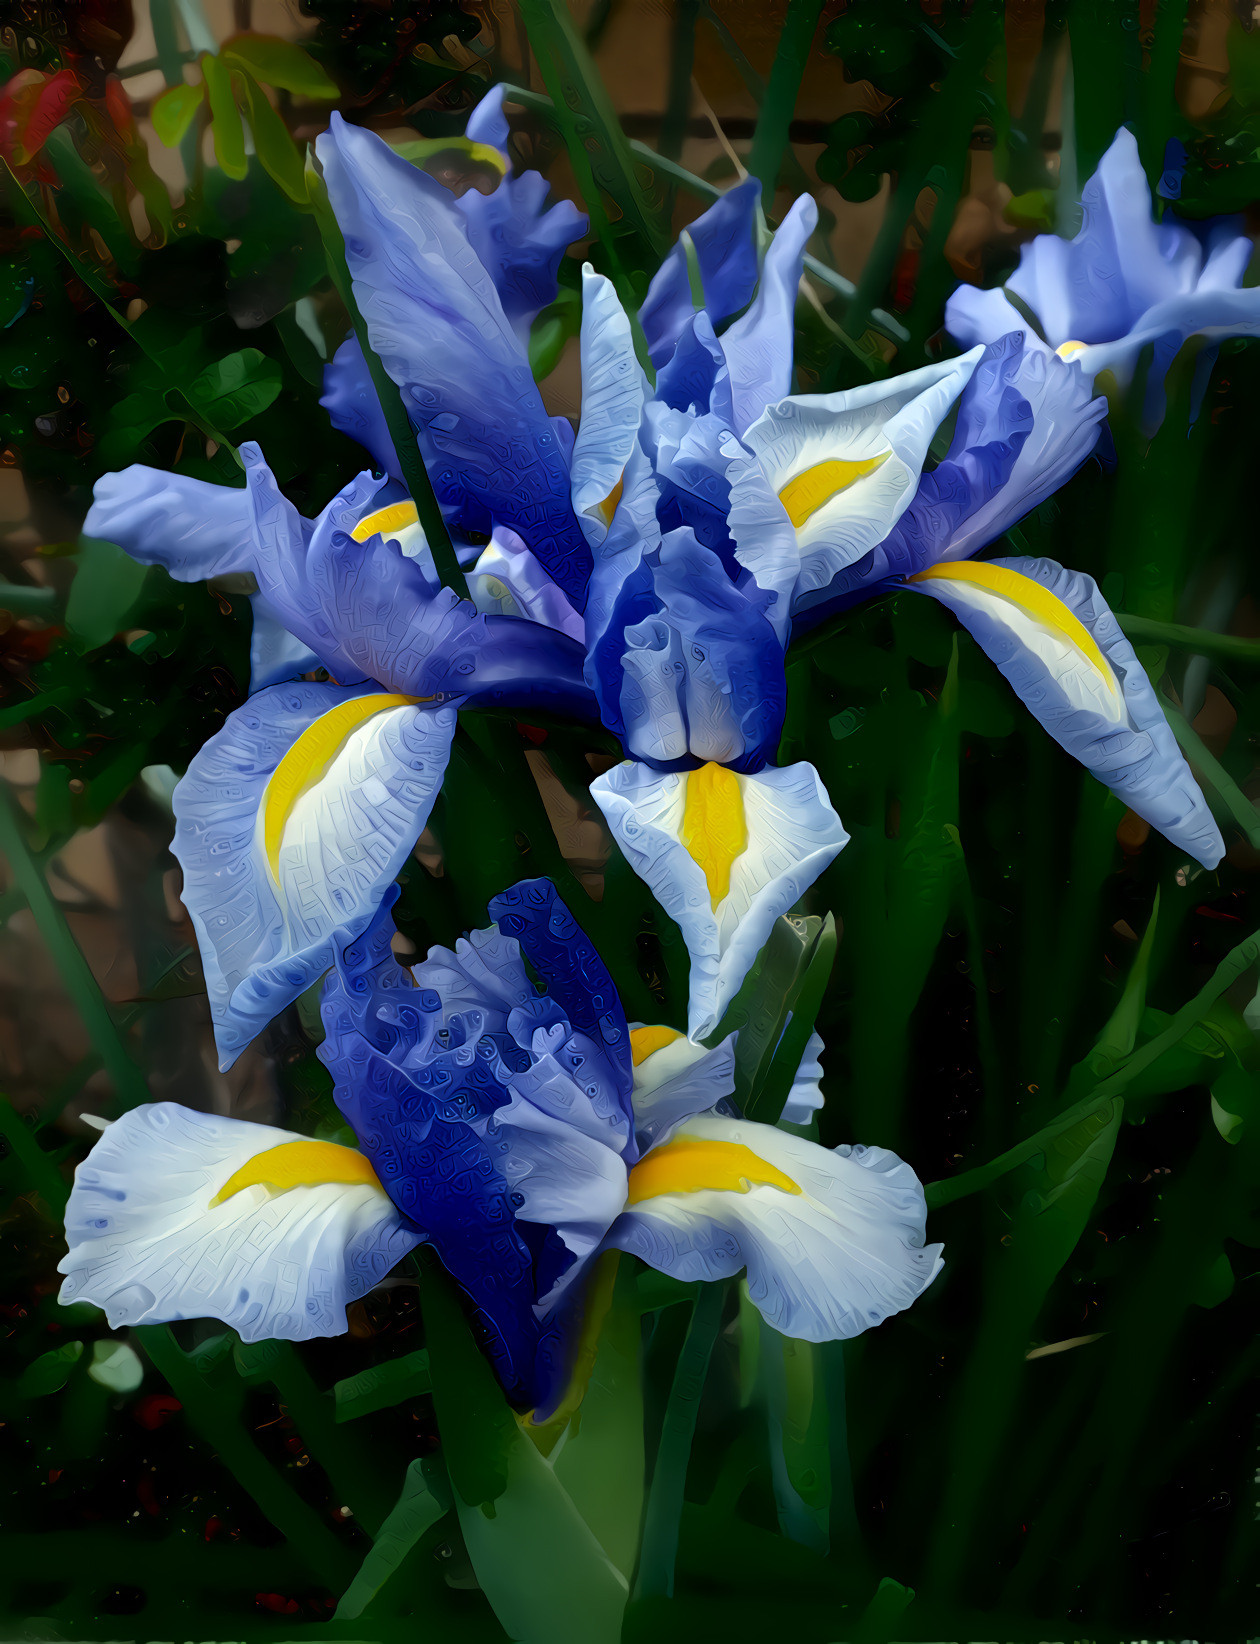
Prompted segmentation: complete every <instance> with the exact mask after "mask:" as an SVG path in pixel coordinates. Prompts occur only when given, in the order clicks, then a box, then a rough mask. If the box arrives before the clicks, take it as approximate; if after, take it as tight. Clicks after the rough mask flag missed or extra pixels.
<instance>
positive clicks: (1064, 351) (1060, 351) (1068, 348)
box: [1055, 342, 1087, 360]
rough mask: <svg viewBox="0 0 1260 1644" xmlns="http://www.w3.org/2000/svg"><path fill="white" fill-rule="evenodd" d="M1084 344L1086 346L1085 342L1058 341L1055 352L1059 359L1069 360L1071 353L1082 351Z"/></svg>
mask: <svg viewBox="0 0 1260 1644" xmlns="http://www.w3.org/2000/svg"><path fill="white" fill-rule="evenodd" d="M1086 346H1087V344H1085V343H1083V342H1065V343H1060V344H1059V346H1058V347H1057V348H1056V349H1055V353H1056V354H1057V355H1058V356H1059V358H1060V359H1061V360H1070V359H1071V358H1072V356H1073V354H1080V353H1083V352H1084V350H1085V348H1086Z"/></svg>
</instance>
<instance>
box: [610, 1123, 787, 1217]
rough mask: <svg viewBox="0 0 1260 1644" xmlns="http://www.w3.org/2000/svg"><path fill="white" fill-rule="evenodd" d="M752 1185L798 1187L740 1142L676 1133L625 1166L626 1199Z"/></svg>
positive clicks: (740, 1190)
mask: <svg viewBox="0 0 1260 1644" xmlns="http://www.w3.org/2000/svg"><path fill="white" fill-rule="evenodd" d="M753 1187H777V1188H779V1189H780V1190H781V1191H782V1192H784V1193H799V1192H800V1191H801V1190H800V1188H799V1186H798V1185H797V1184H796V1183H795V1182H794V1181H793V1180H792V1178H791V1177H790V1176H785V1175H784V1174H783V1172H782V1171H781V1170H776V1169H775V1167H774V1165H772V1164H770V1163H769V1162H768V1161H767V1160H765V1159H763V1158H761V1157H759V1156H758V1155H757V1154H756V1153H754V1152H753V1150H752V1148H750V1147H745V1146H744V1144H743V1143H742V1142H711V1141H701V1140H699V1139H697V1138H693V1137H690V1136H681V1137H679V1138H678V1140H677V1141H673V1142H666V1143H665V1145H664V1146H663V1147H657V1148H653V1150H652V1152H651V1153H649V1154H648V1156H647V1158H646V1159H643V1160H641V1161H640V1162H639V1163H638V1164H637V1165H635V1167H634V1169H633V1170H632V1171H631V1172H630V1182H629V1197H628V1198H627V1200H626V1203H627V1205H632V1204H641V1203H642V1202H643V1200H644V1199H655V1198H657V1197H658V1196H659V1195H660V1194H662V1193H702V1192H704V1191H705V1190H706V1189H716V1190H717V1191H719V1192H726V1193H747V1192H748V1190H749V1189H750V1188H753Z"/></svg>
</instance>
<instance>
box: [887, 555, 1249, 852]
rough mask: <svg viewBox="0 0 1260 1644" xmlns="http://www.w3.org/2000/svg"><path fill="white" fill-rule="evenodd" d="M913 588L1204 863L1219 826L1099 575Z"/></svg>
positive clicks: (914, 583) (1058, 732)
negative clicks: (947, 614)
mask: <svg viewBox="0 0 1260 1644" xmlns="http://www.w3.org/2000/svg"><path fill="white" fill-rule="evenodd" d="M910 586H911V587H913V588H916V589H917V590H918V591H919V592H920V593H924V594H929V595H931V597H932V598H934V599H937V600H939V601H940V602H941V604H942V605H946V606H948V607H949V609H950V610H951V611H953V613H954V615H955V616H956V617H957V618H958V620H959V621H960V622H961V623H962V625H963V626H964V627H965V628H966V629H967V630H968V632H969V633H970V634H971V635H972V637H973V638H974V639H975V641H976V642H977V644H978V645H979V646H980V648H981V649H982V650H983V651H984V652H985V653H986V654H987V655H988V656H989V657H991V658H992V659H993V661H994V662H996V664H997V665H998V667H999V668H1000V669H1001V670H1002V672H1003V673H1004V674H1005V675H1006V677H1007V679H1008V680H1010V682H1011V684H1012V685H1013V686H1014V688H1015V691H1016V693H1017V694H1018V695H1019V696H1020V697H1021V698H1022V699H1023V701H1024V702H1025V703H1026V704H1027V706H1028V707H1029V708H1030V709H1031V710H1032V712H1033V714H1034V715H1035V716H1036V718H1037V719H1038V720H1039V721H1040V722H1041V724H1042V725H1044V726H1045V728H1046V730H1048V731H1049V733H1050V735H1051V736H1052V737H1054V739H1055V741H1056V742H1058V743H1059V744H1060V745H1061V746H1062V747H1064V748H1065V749H1066V750H1067V751H1068V753H1070V754H1071V755H1072V756H1073V757H1074V758H1076V759H1079V760H1080V762H1081V764H1082V765H1084V766H1085V768H1086V769H1087V770H1088V771H1090V772H1092V774H1093V775H1094V776H1096V777H1097V778H1098V780H1099V781H1100V782H1103V783H1105V784H1106V785H1107V787H1109V788H1110V789H1111V790H1112V792H1113V793H1114V794H1116V795H1117V796H1118V797H1119V798H1121V799H1123V800H1124V802H1125V804H1126V805H1128V806H1130V807H1131V808H1132V809H1133V810H1135V811H1136V812H1137V813H1138V815H1139V816H1143V817H1145V818H1146V820H1147V821H1148V822H1149V823H1150V824H1151V826H1152V827H1155V828H1158V829H1159V831H1160V832H1161V833H1162V834H1164V835H1165V837H1166V838H1168V839H1170V840H1171V841H1172V843H1173V844H1174V845H1176V846H1177V847H1178V848H1179V849H1181V850H1184V851H1186V852H1188V853H1189V854H1190V855H1191V856H1193V857H1195V858H1196V860H1198V861H1200V862H1202V863H1203V865H1204V866H1205V867H1208V868H1214V867H1215V866H1216V864H1217V863H1218V862H1219V861H1220V859H1221V857H1222V856H1223V855H1224V852H1225V847H1224V843H1223V841H1222V839H1221V834H1220V829H1219V828H1218V827H1217V825H1216V823H1215V821H1214V820H1213V818H1212V813H1211V811H1210V810H1209V809H1208V805H1207V801H1206V800H1205V799H1204V797H1203V794H1202V792H1201V790H1200V788H1199V785H1198V783H1197V782H1196V781H1195V780H1194V777H1193V776H1192V775H1191V774H1190V767H1189V766H1188V765H1187V764H1186V761H1185V758H1184V757H1183V755H1182V753H1181V750H1180V749H1179V748H1178V746H1177V743H1176V740H1175V739H1174V737H1173V733H1172V731H1171V730H1170V728H1169V726H1168V722H1167V720H1166V719H1165V718H1164V715H1163V713H1162V711H1161V710H1160V706H1159V703H1158V701H1157V700H1156V697H1155V693H1154V691H1153V690H1152V689H1151V684H1150V681H1149V680H1148V679H1147V677H1146V673H1145V671H1144V670H1143V668H1142V665H1141V663H1140V662H1139V661H1138V659H1137V657H1136V656H1135V655H1134V652H1133V647H1132V646H1131V645H1130V644H1129V642H1128V640H1127V639H1126V638H1125V637H1124V634H1123V633H1122V632H1121V631H1120V625H1119V624H1118V623H1117V621H1116V619H1115V617H1114V616H1113V615H1112V613H1111V611H1110V609H1109V608H1108V606H1107V604H1106V603H1105V601H1104V600H1103V597H1102V595H1101V594H1100V593H1099V591H1098V587H1097V584H1096V583H1095V582H1094V580H1093V578H1092V577H1088V576H1085V575H1083V574H1081V573H1079V572H1074V571H1065V570H1064V569H1063V567H1062V566H1061V565H1057V564H1056V563H1055V562H1054V561H1053V560H1046V559H995V560H986V561H984V562H982V563H979V564H977V563H973V562H969V561H963V562H962V563H957V564H955V563H949V562H947V563H945V564H942V565H936V566H932V567H931V568H930V569H929V570H927V571H926V572H922V573H920V574H919V575H918V576H917V577H915V578H913V579H912V580H911V583H910Z"/></svg>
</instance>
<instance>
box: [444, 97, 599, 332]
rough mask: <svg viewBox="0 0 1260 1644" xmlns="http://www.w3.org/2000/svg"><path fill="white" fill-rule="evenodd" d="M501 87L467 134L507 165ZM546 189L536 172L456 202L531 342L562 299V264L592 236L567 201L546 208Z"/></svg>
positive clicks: (511, 315)
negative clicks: (535, 325) (539, 319)
mask: <svg viewBox="0 0 1260 1644" xmlns="http://www.w3.org/2000/svg"><path fill="white" fill-rule="evenodd" d="M503 91H504V88H503V87H502V86H495V87H493V88H492V89H491V90H490V91H488V92H487V93H486V95H485V96H484V97H483V98H482V99H481V101H480V102H479V103H478V104H477V107H476V108H475V109H474V110H473V111H472V113H471V114H470V115H469V117H468V124H467V126H466V128H465V136H467V137H468V138H469V139H470V140H471V141H472V142H474V143H485V144H486V145H487V147H490V148H497V149H498V150H499V152H500V153H501V154H502V155H503V156H504V159H505V161H506V160H507V141H508V123H507V120H506V118H505V117H504V114H503ZM547 194H548V184H547V180H546V178H544V177H543V176H542V175H541V174H540V173H539V172H537V171H525V172H522V173H521V174H520V175H519V176H518V175H516V174H513V173H509V175H507V176H505V177H504V178H502V180H501V181H500V182H499V184H498V186H497V187H496V188H495V190H494V192H493V193H491V194H482V193H480V192H479V191H478V190H477V189H475V188H470V189H468V190H467V191H466V192H465V193H463V194H461V195H460V196H459V198H458V199H457V200H456V202H455V204H456V208H457V209H458V211H459V212H460V215H461V216H462V217H463V219H464V225H465V227H466V229H467V231H468V243H469V244H470V245H471V246H472V248H473V250H474V251H475V252H476V253H477V256H478V257H479V258H480V260H481V265H482V267H483V268H484V269H485V270H486V272H487V273H488V274H489V276H490V278H491V279H492V280H493V281H494V285H495V289H496V290H497V291H498V293H499V300H500V301H501V302H502V304H503V312H504V313H505V314H506V315H507V317H508V320H509V321H510V323H511V324H512V326H513V327H514V328H515V330H516V332H517V335H518V336H520V337H522V338H527V337H528V335H529V327H530V324H531V322H532V321H533V318H534V316H535V315H536V314H537V313H538V311H539V309H540V308H545V307H546V306H547V304H548V303H550V302H554V301H555V298H556V290H557V282H556V274H557V271H558V269H559V267H560V259H561V258H562V257H563V256H564V253H565V250H566V249H567V248H568V247H569V246H570V245H571V244H572V243H573V241H574V240H580V239H581V238H582V236H583V235H584V234H585V233H586V230H587V227H588V223H587V219H586V218H585V217H584V216H583V215H582V213H581V212H580V211H579V210H578V209H577V207H576V206H575V205H573V204H572V202H571V201H569V200H559V201H557V203H556V204H555V205H553V206H552V207H551V209H550V210H546V209H544V208H545V206H546V200H547Z"/></svg>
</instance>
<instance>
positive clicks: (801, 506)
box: [779, 451, 892, 528]
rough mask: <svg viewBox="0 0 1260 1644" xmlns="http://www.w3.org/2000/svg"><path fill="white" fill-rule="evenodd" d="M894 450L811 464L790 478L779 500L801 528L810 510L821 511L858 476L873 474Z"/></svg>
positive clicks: (813, 511)
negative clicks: (849, 460)
mask: <svg viewBox="0 0 1260 1644" xmlns="http://www.w3.org/2000/svg"><path fill="white" fill-rule="evenodd" d="M891 454H892V453H891V452H889V451H881V452H880V454H879V455H878V456H877V457H863V458H862V459H861V460H860V461H859V462H841V461H840V460H839V459H838V458H832V459H831V460H830V461H829V462H818V463H815V464H814V466H813V467H812V468H807V469H806V470H805V471H804V473H802V474H798V475H797V476H796V478H795V479H790V480H789V481H788V482H787V484H786V485H785V486H784V487H783V489H782V490H781V491H780V492H779V501H780V502H781V503H782V504H783V506H784V508H786V509H787V516H788V518H789V519H790V520H791V521H792V524H793V525H795V526H797V527H798V528H799V527H800V526H802V525H804V523H805V521H806V520H807V519H808V518H809V517H810V515H811V514H816V513H817V512H818V510H819V509H820V508H821V507H822V505H823V503H825V502H830V501H831V499H832V497H834V496H836V495H837V493H839V492H840V491H846V490H848V488H849V486H850V485H852V484H854V483H855V482H856V481H857V480H860V479H865V477H866V476H867V474H873V473H874V472H875V470H876V469H877V468H879V467H881V466H882V465H883V464H884V463H885V462H887V461H888V458H889V457H890V456H891Z"/></svg>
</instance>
